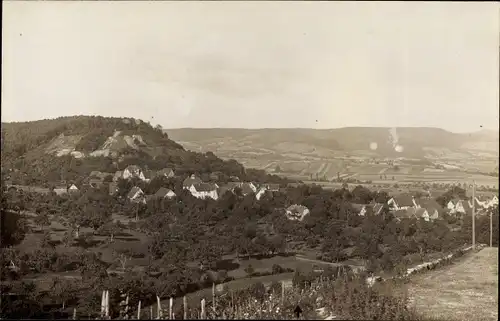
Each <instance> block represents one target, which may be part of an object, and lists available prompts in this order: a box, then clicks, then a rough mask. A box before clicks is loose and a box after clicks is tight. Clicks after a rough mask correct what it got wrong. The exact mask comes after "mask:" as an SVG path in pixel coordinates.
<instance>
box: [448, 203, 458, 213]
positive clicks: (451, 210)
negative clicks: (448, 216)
mask: <svg viewBox="0 0 500 321" xmlns="http://www.w3.org/2000/svg"><path fill="white" fill-rule="evenodd" d="M456 203H457V202H456V201H454V200H450V201H449V202H448V204H446V208H447V209H448V211H450V213H452V214H453V213H455V212H456V209H455V207H456Z"/></svg>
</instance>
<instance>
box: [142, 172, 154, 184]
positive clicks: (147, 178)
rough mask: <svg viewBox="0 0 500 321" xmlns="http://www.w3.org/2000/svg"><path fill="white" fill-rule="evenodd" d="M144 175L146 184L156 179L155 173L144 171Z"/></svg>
mask: <svg viewBox="0 0 500 321" xmlns="http://www.w3.org/2000/svg"><path fill="white" fill-rule="evenodd" d="M143 174H144V180H145V181H146V182H150V181H151V180H152V179H154V178H155V177H156V172H155V171H152V170H145V171H143Z"/></svg>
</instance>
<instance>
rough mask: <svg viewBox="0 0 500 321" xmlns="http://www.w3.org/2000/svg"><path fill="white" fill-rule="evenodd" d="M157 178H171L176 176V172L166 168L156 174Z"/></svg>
mask: <svg viewBox="0 0 500 321" xmlns="http://www.w3.org/2000/svg"><path fill="white" fill-rule="evenodd" d="M156 176H165V177H167V178H171V177H174V176H175V172H174V170H173V169H171V168H168V167H167V168H164V169H161V170H159V171H158V172H156Z"/></svg>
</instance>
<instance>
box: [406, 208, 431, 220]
mask: <svg viewBox="0 0 500 321" xmlns="http://www.w3.org/2000/svg"><path fill="white" fill-rule="evenodd" d="M411 210H413V215H414V216H415V217H417V218H422V217H423V216H424V215H425V214H426V213H427V214H429V213H428V212H427V210H426V209H425V208H416V209H409V211H411Z"/></svg>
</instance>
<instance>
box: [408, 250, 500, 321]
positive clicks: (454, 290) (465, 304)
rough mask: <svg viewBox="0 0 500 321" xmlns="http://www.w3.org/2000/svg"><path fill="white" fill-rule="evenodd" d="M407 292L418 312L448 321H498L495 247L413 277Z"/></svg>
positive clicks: (496, 251)
mask: <svg viewBox="0 0 500 321" xmlns="http://www.w3.org/2000/svg"><path fill="white" fill-rule="evenodd" d="M408 293H409V295H410V297H411V298H412V301H413V304H414V305H415V308H416V310H417V311H418V312H419V313H422V314H424V315H425V316H426V317H430V318H443V319H450V320H497V319H498V248H485V249H483V250H481V251H479V252H477V253H471V254H470V255H467V256H466V257H465V258H464V259H463V260H461V261H458V262H457V263H455V264H453V265H451V266H450V267H446V268H444V269H439V270H436V271H432V272H429V273H426V274H422V275H418V276H415V277H414V278H412V279H411V281H410V284H409V285H408Z"/></svg>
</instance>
